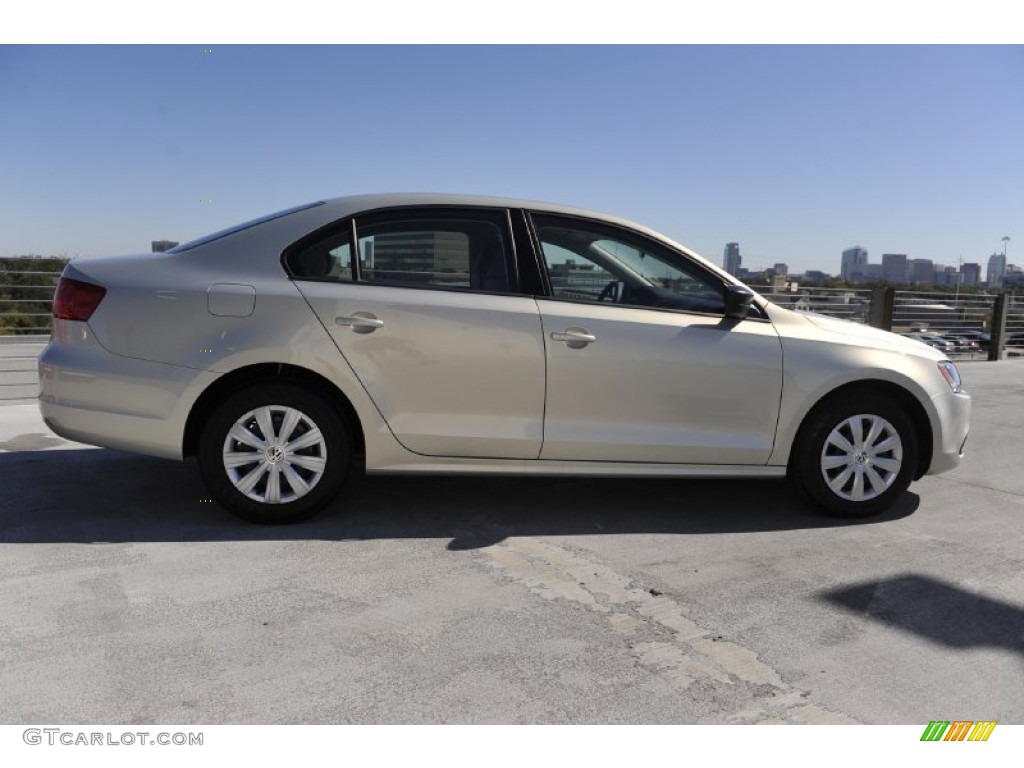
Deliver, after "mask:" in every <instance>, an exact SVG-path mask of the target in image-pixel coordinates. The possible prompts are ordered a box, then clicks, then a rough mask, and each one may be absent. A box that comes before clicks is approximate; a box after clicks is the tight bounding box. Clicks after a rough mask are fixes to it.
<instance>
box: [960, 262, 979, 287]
mask: <svg viewBox="0 0 1024 768" xmlns="http://www.w3.org/2000/svg"><path fill="white" fill-rule="evenodd" d="M980 282H981V264H975V263H974V262H973V261H972V262H968V263H967V264H964V265H963V266H961V267H960V284H961V285H966V286H967V287H968V288H977V287H978V283H980Z"/></svg>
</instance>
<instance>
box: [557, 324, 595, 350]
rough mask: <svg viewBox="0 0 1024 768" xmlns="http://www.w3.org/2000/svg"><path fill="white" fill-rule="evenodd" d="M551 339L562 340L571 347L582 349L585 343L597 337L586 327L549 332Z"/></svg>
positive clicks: (591, 342) (591, 341)
mask: <svg viewBox="0 0 1024 768" xmlns="http://www.w3.org/2000/svg"><path fill="white" fill-rule="evenodd" d="M551 339H552V341H563V342H565V345H566V346H567V347H569V348H571V349H583V347H585V346H587V344H593V343H594V342H595V341H597V337H596V336H595V335H594V334H592V333H590V332H588V331H587V329H586V328H566V329H565V330H564V331H562V332H561V333H559V332H558V331H555V332H554V333H552V334H551Z"/></svg>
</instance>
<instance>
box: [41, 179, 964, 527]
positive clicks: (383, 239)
mask: <svg viewBox="0 0 1024 768" xmlns="http://www.w3.org/2000/svg"><path fill="white" fill-rule="evenodd" d="M949 346H950V347H952V345H951V344H950V345H949ZM39 370H40V382H41V384H40V386H41V392H40V395H39V405H40V410H41V412H42V415H43V418H44V420H45V422H46V424H47V425H48V426H49V427H50V428H51V429H52V430H53V431H54V432H56V433H57V434H59V435H62V436H64V437H66V438H68V439H71V440H77V441H81V442H86V443H91V444H94V445H100V446H108V447H112V448H118V449H121V450H127V451H135V452H138V453H143V454H149V455H153V456H160V457H165V458H168V459H179V460H180V459H182V458H184V457H188V456H196V457H198V464H199V469H200V471H201V472H202V475H203V478H204V480H205V482H206V485H207V487H208V489H209V492H210V493H211V494H212V495H213V496H214V497H215V498H216V499H217V500H218V501H219V502H220V503H221V504H222V505H223V506H224V507H225V508H227V509H228V510H230V511H231V512H233V513H235V514H237V515H239V516H241V517H243V518H245V519H247V520H251V521H257V522H265V523H279V522H291V521H295V520H300V519H303V518H306V517H309V516H311V515H313V514H314V513H316V512H317V511H319V510H320V509H322V508H324V507H325V506H326V505H327V504H329V503H330V502H331V500H332V499H334V498H335V497H336V495H337V494H338V492H339V490H340V488H341V487H342V484H343V483H344V481H345V479H346V477H347V476H349V475H350V474H351V473H352V472H353V471H355V469H356V467H358V466H365V471H366V472H368V473H379V474H400V473H402V474H410V473H411V474H415V473H465V474H482V473H490V474H499V475H580V476H606V477H631V478H646V477H685V478H696V477H719V478H721V477H755V478H756V477H761V478H773V477H785V476H788V477H789V478H790V479H791V480H792V481H793V482H794V483H795V484H796V486H797V487H798V488H799V489H800V490H801V492H802V493H803V494H804V496H805V497H806V498H808V499H809V500H810V501H811V502H812V503H814V504H815V505H817V506H818V507H819V508H820V509H822V510H823V511H825V512H828V513H831V514H835V515H840V516H866V515H872V514H876V513H878V512H881V511H882V510H884V509H886V508H888V507H889V506H890V505H891V504H892V503H893V502H894V501H896V499H898V498H899V497H900V496H901V495H902V494H903V492H904V491H905V490H906V488H907V487H908V485H909V484H910V483H911V481H913V480H915V479H917V478H920V477H921V476H923V475H925V474H937V473H941V472H946V471H947V470H950V469H952V468H954V467H955V466H957V464H958V463H959V462H960V459H961V456H962V454H963V448H964V443H965V441H966V438H967V432H968V418H969V413H970V398H969V397H968V395H967V394H966V393H965V392H964V391H963V389H962V386H961V381H960V374H959V372H958V371H957V368H956V366H955V365H954V364H953V363H952V362H950V361H949V360H948V359H947V354H946V352H945V351H939V350H937V349H933V348H932V347H929V346H926V345H925V344H922V343H919V342H917V341H914V340H911V339H906V338H901V337H900V336H898V335H895V334H891V333H886V332H883V331H879V330H876V329H873V328H868V327H865V326H861V325H857V324H854V323H850V322H845V321H842V320H836V319H833V318H828V317H822V316H817V315H813V314H804V313H799V312H794V311H790V310H788V309H784V308H782V307H780V306H777V305H775V304H773V303H771V302H770V301H767V300H765V299H764V298H763V297H761V296H758V295H757V294H755V293H754V292H753V291H751V290H750V289H749V288H747V287H746V286H744V285H743V284H742V283H740V282H738V281H737V280H736V279H735V278H733V277H732V276H731V275H729V274H727V273H726V272H724V271H723V270H721V269H720V268H718V267H717V266H715V265H713V264H711V263H709V262H707V261H705V260H704V259H702V258H701V257H700V256H698V255H696V254H695V253H693V252H692V251H690V250H688V249H687V248H685V247H683V246H681V245H679V244H677V243H675V242H673V241H672V240H670V239H668V238H666V237H664V236H663V235H660V234H658V233H657V232H654V231H653V230H650V229H647V228H646V227H643V226H641V225H638V224H634V223H632V222H629V221H626V220H624V219H620V218H617V217H614V216H607V215H603V214H598V213H593V212H589V211H584V210H580V209H576V208H571V207H567V206H561V205H552V204H546V203H536V202H531V201H523V200H506V199H498V198H486V197H473V196H452V195H367V196H358V197H344V198H337V199H333V200H326V201H320V202H316V203H312V204H309V205H304V206H300V207H297V208H292V209H289V210H286V211H282V212H280V213H276V214H272V215H270V216H265V217H263V218H260V219H256V220H254V221H250V222H247V223H245V224H241V225H239V226H236V227H232V228H230V229H228V230H224V231H222V232H218V233H215V234H212V235H208V236H206V237H202V238H199V239H198V240H194V241H192V242H188V243H184V244H182V245H179V246H177V247H176V248H173V249H171V250H169V251H167V252H164V253H153V254H145V255H140V256H121V257H109V258H97V259H81V260H75V261H72V262H71V263H70V264H68V266H67V267H66V269H65V270H64V273H63V276H62V277H61V280H60V283H59V285H58V288H57V291H56V295H55V298H54V323H53V333H52V337H51V339H50V342H49V344H48V345H47V347H46V349H45V351H44V352H43V354H42V355H41V357H40V359H39ZM357 457H358V460H357ZM685 506H686V502H685V498H681V500H680V511H681V513H684V512H685ZM627 513H628V512H627V511H625V510H624V514H627Z"/></svg>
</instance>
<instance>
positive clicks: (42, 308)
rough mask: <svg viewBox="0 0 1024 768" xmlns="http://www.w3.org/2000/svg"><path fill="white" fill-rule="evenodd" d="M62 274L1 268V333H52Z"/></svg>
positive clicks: (7, 334)
mask: <svg viewBox="0 0 1024 768" xmlns="http://www.w3.org/2000/svg"><path fill="white" fill-rule="evenodd" d="M60 274H61V273H60V272H33V271H20V270H19V271H14V270H3V269H0V337H4V336H25V335H40V334H43V335H48V334H49V333H50V326H51V322H50V321H51V319H52V313H51V307H52V305H53V292H54V289H55V288H56V287H57V279H58V278H59V277H60Z"/></svg>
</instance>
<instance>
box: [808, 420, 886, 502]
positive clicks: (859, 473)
mask: <svg viewBox="0 0 1024 768" xmlns="http://www.w3.org/2000/svg"><path fill="white" fill-rule="evenodd" d="M902 466H903V442H902V440H900V435H899V432H897V431H896V428H895V427H894V426H893V425H892V424H890V423H889V422H888V421H886V420H885V419H883V418H882V417H881V416H875V415H872V414H866V413H861V414H857V415H856V416H851V417H850V418H848V419H846V420H845V421H843V422H842V423H840V424H839V425H838V426H836V428H835V429H833V430H832V432H831V433H829V436H828V437H827V438H826V439H825V445H824V446H823V447H822V449H821V474H822V477H824V478H825V483H826V484H827V485H828V487H829V488H830V489H832V492H833V493H834V494H835V495H836V496H838V497H839V498H841V499H845V500H846V501H869V500H871V499H873V498H875V497H877V496H878V495H879V494H882V493H885V491H886V490H888V488H889V487H890V486H891V485H892V484H893V483H894V482H895V481H896V478H897V476H898V475H899V473H900V467H902Z"/></svg>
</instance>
